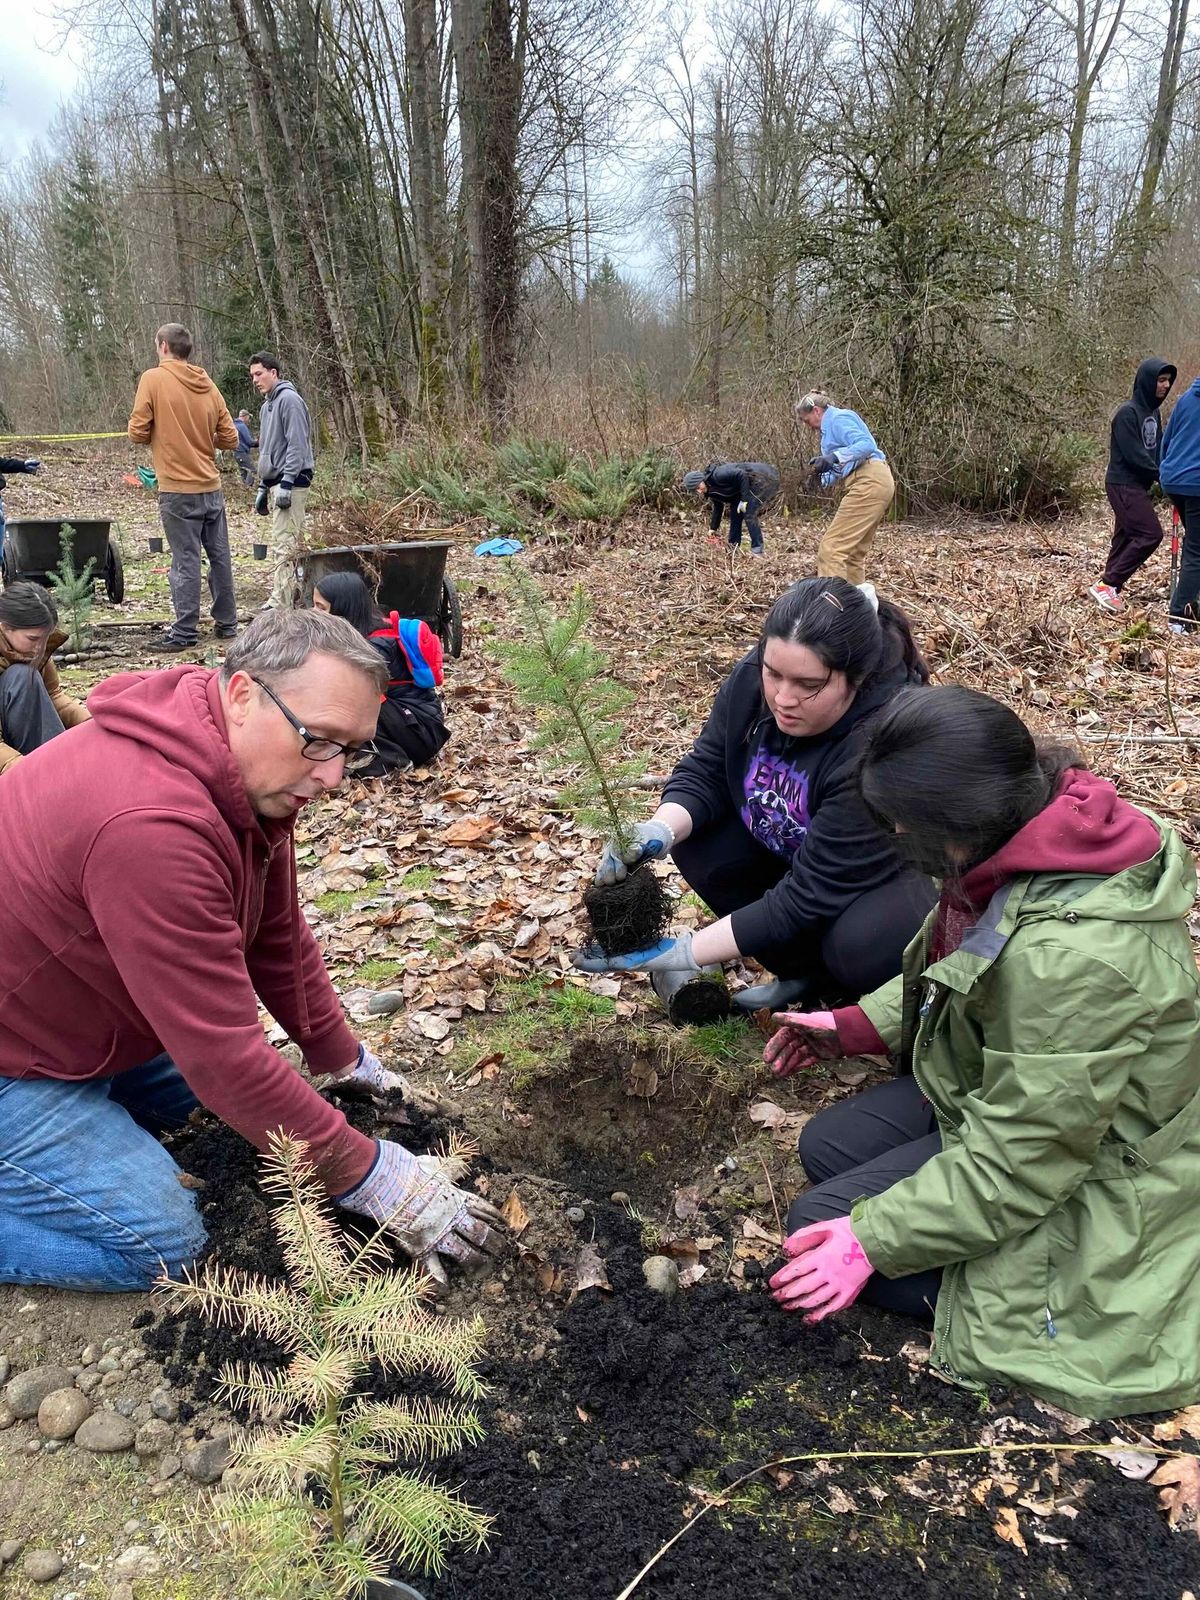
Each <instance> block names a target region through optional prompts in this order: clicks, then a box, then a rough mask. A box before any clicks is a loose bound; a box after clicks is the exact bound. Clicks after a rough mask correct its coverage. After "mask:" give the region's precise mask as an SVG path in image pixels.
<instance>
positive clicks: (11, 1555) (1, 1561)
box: [0, 1539, 25, 1567]
mask: <svg viewBox="0 0 1200 1600" xmlns="http://www.w3.org/2000/svg"><path fill="white" fill-rule="evenodd" d="M24 1548H25V1541H24V1539H5V1541H4V1543H3V1544H0V1567H7V1566H8V1564H9V1562H10V1561H15V1560H16V1559H17V1557H18V1556H19V1555H20V1554H21V1551H22V1550H24Z"/></svg>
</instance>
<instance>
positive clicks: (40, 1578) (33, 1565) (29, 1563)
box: [22, 1550, 63, 1583]
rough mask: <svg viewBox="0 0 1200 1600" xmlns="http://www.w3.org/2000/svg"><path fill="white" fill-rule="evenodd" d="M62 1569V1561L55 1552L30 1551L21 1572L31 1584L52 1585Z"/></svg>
mask: <svg viewBox="0 0 1200 1600" xmlns="http://www.w3.org/2000/svg"><path fill="white" fill-rule="evenodd" d="M62 1569H63V1560H62V1557H61V1556H60V1555H59V1553H58V1551H57V1550H30V1551H29V1552H28V1554H27V1555H26V1557H25V1561H24V1566H23V1569H22V1570H23V1571H24V1573H25V1576H26V1577H27V1578H28V1579H29V1581H30V1582H31V1583H53V1582H54V1580H55V1578H57V1577H58V1575H59V1573H60V1572H61V1571H62Z"/></svg>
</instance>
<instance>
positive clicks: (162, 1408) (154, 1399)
mask: <svg viewBox="0 0 1200 1600" xmlns="http://www.w3.org/2000/svg"><path fill="white" fill-rule="evenodd" d="M150 1409H151V1411H153V1413H154V1415H155V1416H156V1417H161V1418H162V1420H163V1421H164V1422H174V1421H175V1420H176V1418H177V1417H178V1416H179V1402H178V1401H177V1400H176V1399H175V1397H174V1396H173V1395H172V1394H171V1392H170V1390H169V1389H154V1390H152V1391H151V1394H150Z"/></svg>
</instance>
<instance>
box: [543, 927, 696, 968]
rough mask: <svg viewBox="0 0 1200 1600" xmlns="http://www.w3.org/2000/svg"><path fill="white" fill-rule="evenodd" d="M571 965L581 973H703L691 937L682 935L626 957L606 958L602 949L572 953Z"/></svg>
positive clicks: (591, 947) (590, 947) (588, 948)
mask: <svg viewBox="0 0 1200 1600" xmlns="http://www.w3.org/2000/svg"><path fill="white" fill-rule="evenodd" d="M571 965H572V966H575V967H578V968H579V970H580V972H687V973H698V972H700V971H701V970H702V969H701V967H700V966H699V964H698V963H697V961H696V958H695V957H694V956H693V955H692V936H691V934H690V933H681V934H680V935H679V937H678V938H677V939H660V940H659V941H658V943H657V944H652V945H651V946H650V948H649V949H648V950H634V951H631V952H630V954H629V955H626V956H606V955H605V954H604V951H603V950H601V948H600V946H599V945H597V944H589V945H585V946H584V947H583V949H582V950H576V951H574V952H573V953H572V956H571Z"/></svg>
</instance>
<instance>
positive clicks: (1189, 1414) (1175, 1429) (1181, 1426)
mask: <svg viewBox="0 0 1200 1600" xmlns="http://www.w3.org/2000/svg"><path fill="white" fill-rule="evenodd" d="M1151 1431H1152V1432H1153V1434H1154V1437H1155V1438H1156V1439H1181V1438H1182V1437H1183V1436H1184V1434H1186V1435H1187V1436H1188V1438H1189V1439H1200V1406H1185V1407H1184V1409H1183V1410H1182V1411H1177V1412H1176V1413H1175V1415H1174V1416H1173V1417H1168V1418H1167V1420H1166V1421H1165V1422H1160V1423H1158V1424H1157V1425H1156V1426H1155V1427H1154V1428H1153V1429H1152V1430H1151Z"/></svg>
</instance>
